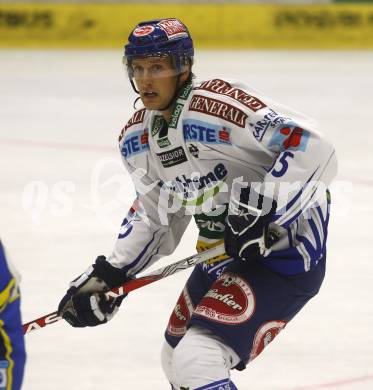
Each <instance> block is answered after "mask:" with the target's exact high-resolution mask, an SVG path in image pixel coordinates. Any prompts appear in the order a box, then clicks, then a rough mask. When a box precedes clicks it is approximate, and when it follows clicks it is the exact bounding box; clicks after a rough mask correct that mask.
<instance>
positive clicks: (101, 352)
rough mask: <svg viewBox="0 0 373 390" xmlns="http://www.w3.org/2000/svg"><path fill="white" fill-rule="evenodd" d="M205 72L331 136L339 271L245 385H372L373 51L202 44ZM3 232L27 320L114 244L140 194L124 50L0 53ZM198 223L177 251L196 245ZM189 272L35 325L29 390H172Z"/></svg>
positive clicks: (311, 388) (333, 261)
mask: <svg viewBox="0 0 373 390" xmlns="http://www.w3.org/2000/svg"><path fill="white" fill-rule="evenodd" d="M196 58H197V61H196V65H195V73H196V74H197V75H198V76H199V78H201V79H206V78H211V77H215V76H219V77H228V78H236V79H241V80H244V81H246V82H247V83H249V84H251V85H252V86H254V87H255V88H257V89H259V90H261V91H262V92H264V93H265V94H267V95H269V96H271V97H272V98H273V99H274V100H277V101H280V102H282V103H284V104H286V105H289V106H292V107H294V108H296V109H298V110H300V111H303V112H305V113H307V114H309V115H311V116H313V117H315V118H317V120H318V121H319V122H320V123H321V127H322V128H323V130H324V131H325V132H326V133H327V135H328V137H329V138H330V139H331V140H332V141H333V142H334V144H335V147H336V150H337V154H338V157H339V165H340V167H339V172H340V173H339V175H338V178H337V181H336V182H335V184H334V185H333V187H334V191H333V192H332V199H333V208H332V217H331V224H330V236H329V247H328V271H327V277H326V280H325V283H324V285H323V288H322V290H321V292H320V294H319V295H318V296H317V297H316V298H315V299H313V300H312V301H311V302H310V303H309V304H308V305H307V306H306V307H305V308H304V310H303V311H302V312H301V313H300V314H299V315H298V316H297V317H296V318H295V319H294V320H293V321H292V322H291V323H290V324H289V325H288V326H287V328H286V330H284V331H283V332H282V333H281V335H280V336H279V337H278V338H277V339H276V340H275V341H274V342H273V343H272V344H271V345H270V346H269V347H268V348H267V349H266V350H265V352H263V354H262V355H261V356H260V357H258V358H257V359H256V360H255V361H254V362H253V363H252V364H251V365H250V366H249V367H248V369H247V370H246V371H244V372H241V373H239V372H233V374H232V375H233V378H234V381H235V383H236V384H237V386H238V388H239V389H240V390H302V389H303V390H316V389H324V388H327V389H341V390H360V389H372V388H373V332H372V326H373V256H372V249H373V243H372V238H373V236H372V233H371V230H370V227H369V226H371V220H372V219H373V205H372V197H373V191H372V190H373V154H372V150H371V149H372V146H373V129H372V125H371V123H372V120H371V118H372V104H373V72H372V70H373V53H372V52H358V51H350V52H341V51H309V52H302V51H289V52H284V51H241V52H237V51H236V52H234V51H208V52H207V51H203V52H202V51H200V52H197V56H196ZM0 64H1V65H0V69H1V72H0V171H1V184H0V187H1V191H0V208H1V218H0V232H1V233H0V235H1V237H2V239H3V240H4V243H5V244H6V246H7V247H8V249H9V252H10V253H11V255H12V259H13V261H14V262H15V263H16V265H17V267H18V269H19V270H20V272H21V273H22V277H23V279H22V293H23V304H22V307H23V319H24V321H25V322H26V321H30V320H32V319H34V318H37V317H39V316H41V315H43V314H47V313H48V312H51V311H54V310H55V309H56V305H57V303H58V301H59V299H60V297H61V296H62V295H63V293H64V291H65V289H66V286H67V283H68V281H70V280H71V279H72V278H73V277H75V276H77V275H78V274H79V273H80V272H82V271H83V270H85V269H86V268H87V267H88V265H89V264H90V263H91V262H92V261H93V260H94V259H95V257H96V256H97V255H98V254H109V253H110V251H111V248H112V246H113V243H114V241H115V237H116V231H117V227H118V226H119V225H120V223H121V221H122V219H123V217H124V215H125V214H126V211H127V208H128V207H129V206H130V204H131V201H132V199H133V197H134V191H133V189H132V185H131V183H130V180H129V177H128V175H127V174H126V173H125V171H124V169H123V168H122V166H121V162H120V156H119V153H118V150H117V137H118V134H119V131H120V129H121V127H122V126H123V125H124V124H125V122H126V121H127V120H128V118H129V116H130V115H131V112H132V111H133V109H132V103H133V100H134V97H135V95H134V93H133V92H131V90H130V87H129V83H128V81H127V79H126V77H125V74H124V70H123V67H122V64H121V52H120V50H118V51H105V50H103V51H78V50H73V51H29V50H22V51H21V50H19V51H17V50H15V51H0ZM195 238H196V229H195V227H194V226H192V225H190V227H189V228H188V231H187V232H186V234H185V236H184V238H183V241H182V243H181V244H180V246H179V247H178V249H177V250H176V252H175V254H174V255H173V256H172V257H171V258H169V259H164V260H162V261H161V262H160V263H159V264H158V265H157V266H160V265H161V264H164V263H166V262H168V261H172V260H176V259H179V258H183V257H185V256H188V255H190V254H192V253H193V252H194V245H193V244H192V241H193V240H195ZM187 276H188V272H187V271H186V272H182V273H180V274H178V275H175V276H173V277H171V278H169V279H167V280H163V281H161V282H159V283H155V284H153V285H151V286H148V287H145V288H142V289H140V290H138V291H136V292H134V293H133V294H132V295H131V296H130V297H128V298H127V299H126V301H125V302H124V304H123V305H122V310H121V311H120V312H119V314H118V315H117V316H116V318H115V319H114V320H113V321H112V322H110V323H109V324H107V325H105V326H102V327H97V328H94V329H83V330H78V329H72V328H70V327H69V326H67V324H65V323H63V322H60V323H58V324H53V325H50V326H48V327H47V328H45V329H43V330H40V331H38V332H34V333H32V334H29V335H27V337H26V339H27V350H28V364H27V371H26V376H25V384H24V389H25V390H35V389H38V390H62V389H66V388H68V389H70V390H88V389H89V390H95V389H97V390H98V389H100V390H101V389H107V390H114V389H115V390H116V389H136V390H143V389H168V384H167V382H166V380H165V378H164V377H163V373H162V370H161V367H160V359H159V352H160V348H161V345H162V341H163V331H164V328H165V326H166V324H167V321H168V317H169V313H170V312H171V310H172V309H173V304H174V303H175V301H176V299H177V297H178V295H179V292H180V290H181V288H182V287H183V285H184V282H185V280H186V278H187Z"/></svg>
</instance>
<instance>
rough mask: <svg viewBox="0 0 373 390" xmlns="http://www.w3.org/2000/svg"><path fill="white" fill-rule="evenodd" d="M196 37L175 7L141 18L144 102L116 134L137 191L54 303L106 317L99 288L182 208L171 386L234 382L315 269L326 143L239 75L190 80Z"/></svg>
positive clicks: (115, 278) (170, 226) (166, 234)
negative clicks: (189, 250)
mask: <svg viewBox="0 0 373 390" xmlns="http://www.w3.org/2000/svg"><path fill="white" fill-rule="evenodd" d="M193 55H194V52H193V43H192V39H191V37H190V34H189V32H188V29H187V27H186V26H185V25H184V24H183V23H181V22H180V21H179V20H178V19H161V20H152V21H148V22H143V23H140V24H139V25H137V26H136V28H135V29H134V30H133V31H132V33H131V34H130V36H129V42H128V43H127V45H126V46H125V55H124V59H125V63H126V66H127V70H128V75H129V79H130V81H131V84H132V86H133V88H134V89H135V91H137V92H138V93H139V95H140V99H141V101H142V103H143V105H144V108H142V109H140V110H138V111H136V112H135V113H134V114H133V116H132V118H131V119H130V120H129V122H128V123H127V124H126V125H125V127H124V128H123V130H122V133H121V135H120V138H119V149H120V152H121V155H122V158H123V162H124V165H125V166H126V168H127V170H128V171H129V173H130V174H131V175H132V177H133V179H134V183H135V187H136V190H137V193H138V197H137V199H136V201H135V203H134V205H133V206H132V207H131V209H130V211H129V213H128V215H127V216H126V218H125V219H124V221H123V224H122V226H121V230H120V232H119V236H118V240H117V242H116V244H115V247H114V250H113V252H112V254H111V255H110V256H109V257H108V258H105V257H104V256H99V257H98V258H97V260H96V262H95V263H94V264H93V265H92V266H91V267H90V268H89V269H88V270H87V271H86V272H85V273H83V274H82V275H81V276H80V277H78V278H77V279H76V280H74V281H73V282H72V283H71V285H70V288H69V290H68V291H67V293H66V295H65V296H64V297H63V299H62V301H61V302H60V305H59V313H60V314H61V315H62V316H63V317H64V318H65V319H66V320H67V321H68V322H69V323H70V324H71V325H72V326H75V327H84V326H95V325H99V324H103V323H106V322H107V321H108V320H110V319H111V318H112V317H113V315H114V314H115V312H116V311H117V310H118V307H119V305H120V304H121V302H122V298H120V299H107V298H106V297H105V295H104V292H105V291H106V290H107V289H110V288H112V287H114V286H117V285H120V284H122V283H123V282H125V281H126V280H128V279H130V278H132V277H134V276H135V275H136V274H138V273H139V272H140V271H143V270H144V269H145V268H147V267H149V266H150V265H151V264H153V263H154V262H156V261H157V260H158V259H159V258H160V257H162V256H165V255H168V254H170V253H172V251H173V250H174V249H175V247H176V246H177V244H178V242H179V240H180V238H181V236H182V235H183V233H184V231H185V229H186V227H187V225H188V223H189V221H190V219H191V218H192V216H193V218H194V220H195V222H196V224H197V226H198V228H199V238H198V242H197V250H198V251H201V250H205V249H207V248H210V247H213V246H215V245H218V244H220V243H222V242H224V243H225V249H226V255H223V256H220V257H218V258H214V259H212V260H211V261H208V262H205V263H203V264H201V265H197V266H196V267H195V269H194V271H193V272H192V274H191V276H190V278H189V279H188V281H187V283H186V285H185V287H184V288H183V289H182V291H181V294H180V297H179V299H178V301H177V303H176V305H175V308H174V310H173V312H172V314H171V316H170V320H169V324H168V327H167V329H166V332H165V339H166V340H165V344H164V347H163V351H162V365H163V368H164V371H165V373H166V376H167V378H168V380H169V382H170V383H171V386H172V388H173V389H177V390H182V389H184V390H186V389H189V390H192V389H193V390H197V389H198V390H202V389H210V390H214V389H215V390H218V389H224V390H228V389H236V387H235V385H234V384H233V383H232V381H231V380H230V370H232V369H234V368H236V369H238V370H242V369H244V368H245V367H246V365H247V364H248V363H249V362H250V361H251V360H252V359H254V358H255V357H256V356H258V355H259V354H260V353H261V351H262V350H263V348H264V347H265V346H266V345H267V344H268V343H269V342H270V341H272V340H273V338H274V337H275V336H276V335H277V334H278V333H279V332H280V331H281V330H282V329H283V328H284V327H285V326H286V324H287V323H288V322H289V321H290V320H291V319H292V318H293V317H294V315H295V314H296V313H297V312H299V310H300V309H301V308H302V307H303V306H304V305H305V303H306V302H307V301H308V300H309V299H311V298H312V297H313V296H315V295H316V294H317V292H318V291H319V288H320V286H321V283H322V281H323V277H324V272H325V258H326V238H327V226H328V219H329V203H330V202H329V193H328V190H327V186H328V184H329V183H330V181H331V179H332V178H333V176H334V175H335V172H336V162H335V154H334V149H333V147H332V146H331V145H330V143H329V142H328V141H326V140H325V139H324V137H323V136H322V135H321V134H320V133H319V132H318V131H317V130H316V128H315V125H314V124H313V122H312V121H310V120H308V119H307V118H306V117H304V116H302V115H300V114H298V113H295V112H293V111H291V110H289V109H287V108H285V107H283V106H281V105H279V104H277V103H274V102H272V101H270V100H269V99H268V98H266V97H264V96H261V95H260V94H259V93H258V92H256V91H254V90H253V89H252V88H250V87H249V86H247V85H245V84H243V83H241V82H237V81H232V80H221V79H218V78H212V79H209V80H206V81H203V82H195V81H194V77H193V74H192V65H193Z"/></svg>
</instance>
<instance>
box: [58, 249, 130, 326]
mask: <svg viewBox="0 0 373 390" xmlns="http://www.w3.org/2000/svg"><path fill="white" fill-rule="evenodd" d="M126 280H127V278H126V277H125V275H124V274H123V272H122V271H121V270H120V269H118V268H115V267H113V266H112V265H111V264H110V263H108V262H107V261H106V259H105V256H99V257H97V260H96V262H95V263H94V264H93V265H92V266H91V267H89V268H88V270H87V271H86V272H85V273H83V274H82V275H80V276H79V277H78V278H77V279H75V280H73V281H72V282H71V283H70V286H71V287H70V288H69V289H68V290H67V292H66V294H65V296H64V297H63V298H62V300H61V302H60V304H59V305H58V315H59V316H61V317H63V318H64V319H65V320H66V321H67V322H68V323H69V324H70V325H71V326H73V327H79V328H81V327H85V326H96V325H101V324H104V323H106V322H108V321H109V320H111V319H112V318H113V317H114V315H115V314H116V312H117V311H118V308H119V306H120V304H121V303H122V300H123V299H124V298H125V295H122V296H119V297H117V298H107V297H106V294H105V292H107V291H109V290H110V289H112V288H113V287H118V286H120V285H121V284H123V283H125V282H126Z"/></svg>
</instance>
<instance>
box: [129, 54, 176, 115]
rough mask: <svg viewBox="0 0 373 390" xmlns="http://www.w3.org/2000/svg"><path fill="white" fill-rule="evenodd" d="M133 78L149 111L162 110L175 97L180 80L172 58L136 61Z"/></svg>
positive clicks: (133, 67) (149, 58)
mask: <svg viewBox="0 0 373 390" xmlns="http://www.w3.org/2000/svg"><path fill="white" fill-rule="evenodd" d="M132 69H133V76H134V79H135V82H136V85H137V88H138V90H139V92H140V97H141V100H142V102H143V104H144V106H145V108H147V109H148V110H161V111H162V109H163V108H164V107H166V106H167V105H168V104H169V102H170V101H171V99H172V98H173V96H174V93H175V90H176V88H177V83H178V78H177V74H176V71H175V69H174V67H173V66H172V62H171V58H170V57H146V58H138V59H134V60H133V62H132Z"/></svg>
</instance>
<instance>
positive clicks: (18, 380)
mask: <svg viewBox="0 0 373 390" xmlns="http://www.w3.org/2000/svg"><path fill="white" fill-rule="evenodd" d="M17 279H18V274H17V272H16V271H15V270H14V268H13V267H12V266H11V263H10V262H9V259H7V258H6V256H5V250H4V247H3V246H2V244H1V241H0V390H19V389H20V388H21V384H22V379H23V372H24V365H25V360H26V353H25V343H24V339H23V331H22V321H21V314H20V294H19V288H18V283H17Z"/></svg>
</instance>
